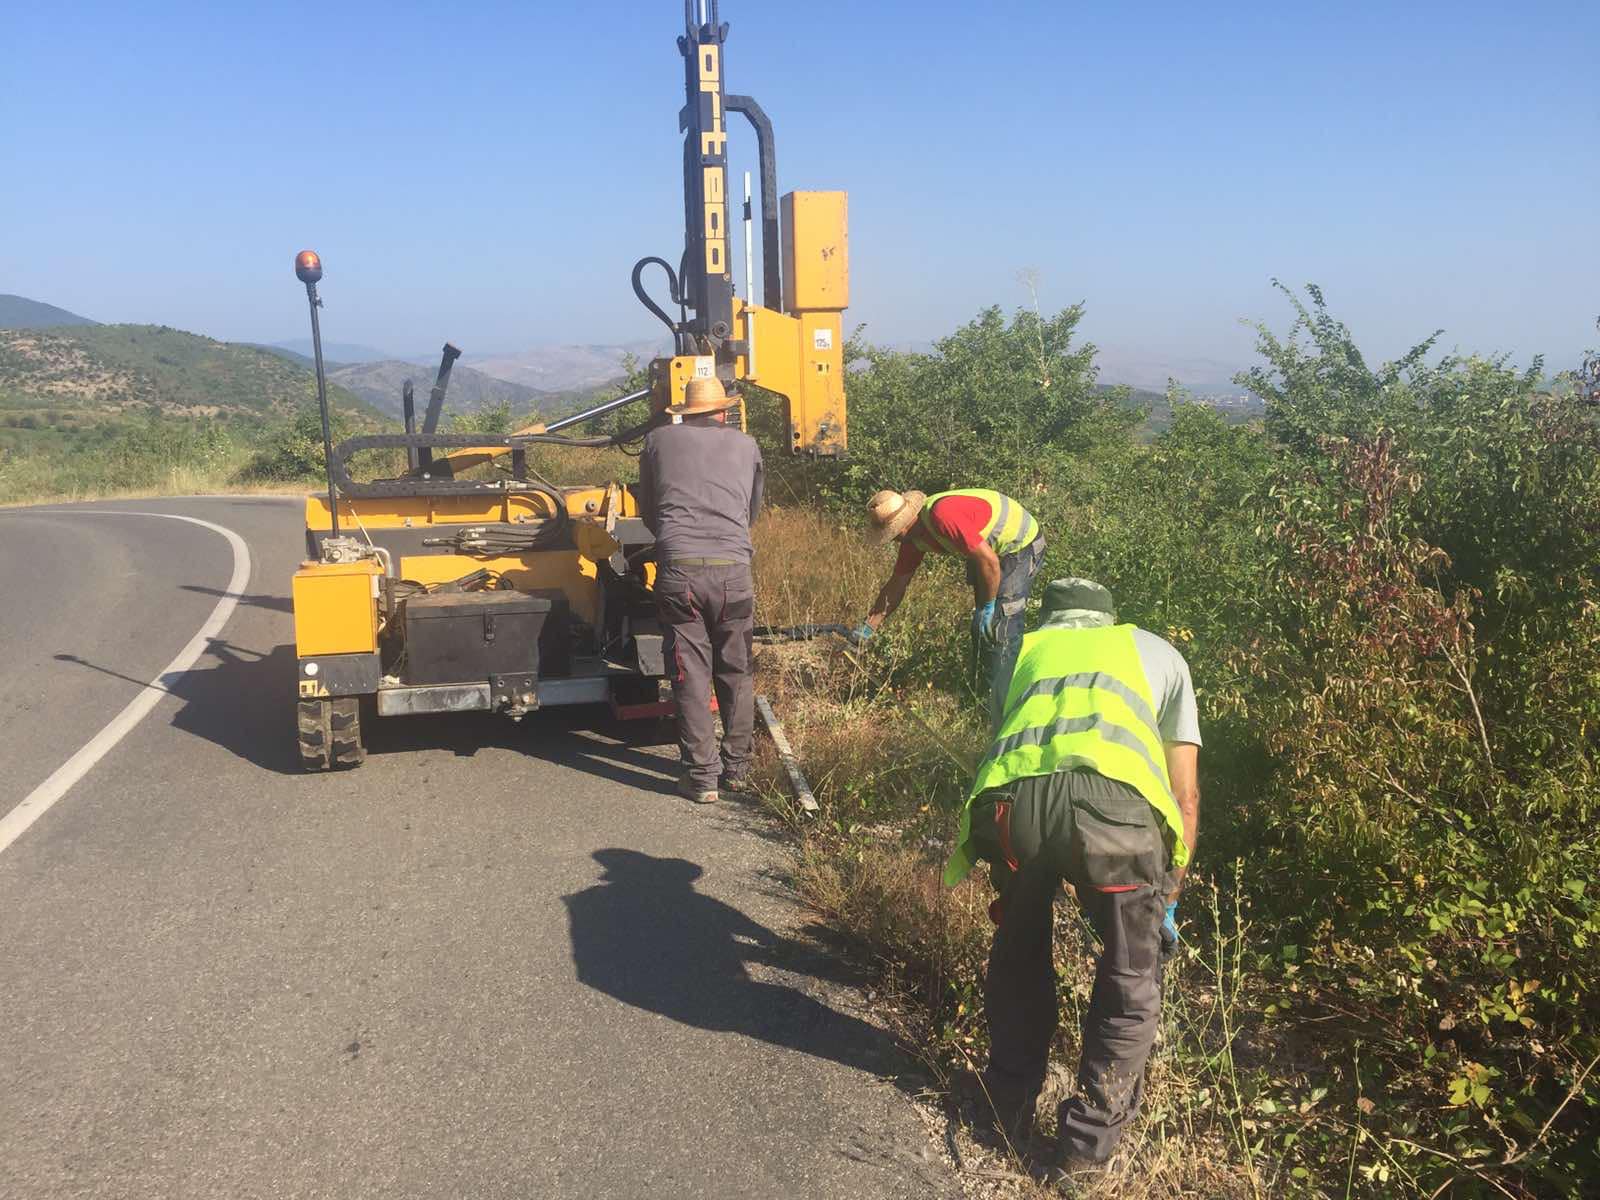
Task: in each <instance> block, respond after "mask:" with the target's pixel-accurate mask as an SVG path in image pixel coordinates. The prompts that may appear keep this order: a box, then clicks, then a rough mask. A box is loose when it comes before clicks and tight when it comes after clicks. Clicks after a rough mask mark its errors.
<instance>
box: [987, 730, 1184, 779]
mask: <svg viewBox="0 0 1600 1200" xmlns="http://www.w3.org/2000/svg"><path fill="white" fill-rule="evenodd" d="M1089 732H1094V733H1097V734H1099V735H1100V736H1101V738H1103V739H1104V740H1106V741H1108V742H1111V743H1113V744H1115V745H1118V746H1125V747H1127V748H1128V749H1129V750H1132V751H1133V752H1134V753H1135V754H1137V755H1138V756H1139V757H1140V758H1141V759H1143V760H1144V763H1145V765H1146V766H1148V767H1149V768H1150V774H1152V775H1154V776H1155V777H1156V782H1157V783H1159V784H1160V785H1161V790H1162V791H1163V792H1165V793H1166V794H1167V795H1168V796H1170V795H1172V785H1171V784H1170V783H1168V782H1167V769H1166V767H1165V765H1157V763H1156V760H1155V759H1153V758H1151V757H1150V750H1149V747H1147V746H1146V745H1145V744H1144V739H1143V738H1141V737H1140V736H1139V735H1138V734H1137V733H1135V732H1134V731H1133V730H1131V729H1128V728H1127V727H1125V726H1122V725H1118V724H1116V723H1115V722H1114V721H1109V720H1107V719H1106V718H1105V717H1104V716H1103V715H1102V714H1100V713H1092V714H1090V715H1089V716H1087V717H1062V718H1061V719H1060V720H1057V721H1052V722H1051V723H1050V724H1048V725H1033V726H1030V727H1029V728H1027V729H1019V730H1018V731H1017V732H1016V733H1013V734H1009V735H1007V736H1006V737H1003V738H1001V739H1000V740H999V741H998V742H996V743H995V744H994V747H993V748H992V749H991V750H990V751H989V754H988V756H987V757H986V758H985V759H984V760H983V762H982V763H980V764H979V765H978V777H979V778H980V779H981V778H982V777H983V772H984V770H985V768H987V767H990V766H993V765H994V764H995V763H997V762H999V761H1000V760H1001V759H1003V758H1004V757H1005V756H1006V755H1008V754H1010V753H1011V752H1012V751H1013V750H1018V749H1021V748H1022V747H1023V746H1048V745H1049V744H1050V743H1051V742H1052V741H1054V740H1055V739H1056V738H1058V737H1065V736H1066V735H1068V734H1073V733H1089ZM1071 757H1077V756H1075V755H1074V756H1071ZM1060 769H1061V765H1060V763H1059V762H1056V763H1053V764H1052V765H1051V770H1052V771H1059V770H1060ZM989 786H991V787H992V786H994V785H992V784H991V785H989ZM1140 790H1141V791H1142V790H1143V789H1142V788H1141V789H1140Z"/></svg>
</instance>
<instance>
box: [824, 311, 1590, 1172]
mask: <svg viewBox="0 0 1600 1200" xmlns="http://www.w3.org/2000/svg"><path fill="white" fill-rule="evenodd" d="M1290 299H1291V301H1292V302H1293V304H1294V311H1295V318H1294V323H1293V326H1292V328H1291V329H1290V331H1289V332H1288V334H1287V335H1285V336H1282V337H1279V336H1277V335H1275V334H1274V333H1272V332H1271V331H1270V330H1267V329H1265V328H1263V329H1262V331H1261V338H1260V348H1261V353H1262V363H1261V365H1259V366H1258V367H1257V368H1256V369H1254V370H1252V371H1250V372H1249V373H1247V375H1246V376H1244V377H1242V378H1241V382H1243V383H1246V384H1248V385H1249V386H1250V387H1251V388H1252V390H1254V391H1255V392H1256V393H1257V394H1259V395H1260V396H1262V397H1263V399H1264V400H1265V401H1266V404H1267V419H1266V421H1265V424H1264V427H1249V426H1242V427H1241V426H1229V425H1227V424H1226V423H1225V422H1224V421H1223V420H1222V419H1221V418H1220V417H1219V416H1218V415H1217V414H1216V413H1214V412H1212V411H1210V410H1207V409H1203V408H1200V407H1197V406H1192V405H1181V404H1180V405H1179V406H1178V407H1177V408H1176V410H1175V420H1174V423H1173V425H1172V427H1171V428H1170V429H1169V430H1167V431H1166V432H1165V433H1164V434H1162V435H1161V436H1160V437H1159V438H1158V439H1156V441H1155V442H1154V443H1153V444H1152V445H1150V446H1148V447H1144V446H1140V445H1138V444H1137V443H1136V442H1135V440H1134V438H1133V436H1132V428H1131V422H1130V421H1129V420H1128V417H1127V414H1126V412H1125V410H1120V409H1118V408H1117V407H1116V406H1115V405H1114V404H1110V403H1108V402H1107V401H1105V400H1103V399H1101V398H1099V397H1097V396H1096V395H1095V394H1094V393H1093V392H1092V390H1091V388H1092V384H1093V369H1092V348H1088V347H1083V348H1078V349H1074V348H1072V346H1071V338H1072V334H1073V331H1074V327H1075V325H1076V323H1077V320H1078V317H1079V314H1078V312H1077V310H1068V311H1067V312H1066V313H1063V314H1060V315H1059V316H1057V317H1054V318H1050V319H1039V318H1036V317H1034V316H1033V315H1031V314H1027V313H1024V314H1022V315H1020V316H1019V317H1018V318H1016V319H1015V320H1014V321H1012V322H1010V323H1009V324H1008V323H1006V322H1005V321H1003V320H1002V319H1001V318H1000V316H999V314H998V312H996V311H994V310H990V311H988V312H986V313H984V314H981V315H980V317H979V318H978V320H976V321H974V322H973V323H972V324H970V325H968V326H966V327H965V328H963V329H962V330H961V331H959V332H958V333H957V334H956V335H954V336H952V337H951V338H948V339H945V340H944V341H942V342H940V343H939V344H938V347H937V351H936V353H934V354H931V355H905V354H895V353H886V352H881V351H875V350H871V349H868V348H864V347H858V348H857V350H856V355H855V361H854V363H853V369H852V372H851V375H850V380H849V389H850V396H851V446H852V458H851V460H850V461H849V462H848V463H847V464H845V465H844V466H843V467H842V468H840V469H838V470H837V471H835V472H834V473H833V474H832V476H831V477H829V478H827V479H825V480H824V481H823V482H822V484H821V491H822V493H823V495H824V496H826V497H827V498H828V499H829V500H830V501H831V502H833V503H835V504H837V505H841V506H843V511H842V512H841V517H843V518H844V519H846V520H850V521H855V520H856V519H857V518H856V513H857V512H858V506H859V503H860V501H861V499H862V498H863V497H864V496H865V495H866V494H870V492H871V491H873V490H876V488H878V487H882V486H899V487H904V486H918V487H922V488H923V489H924V490H927V491H933V490H935V489H937V488H942V487H947V486H964V485H965V486H992V487H997V488H999V489H1001V490H1003V491H1007V492H1009V493H1010V494H1012V495H1015V496H1018V497H1019V498H1021V499H1023V500H1024V502H1025V503H1027V504H1028V505H1029V507H1030V508H1031V509H1032V510H1033V511H1034V512H1035V514H1036V515H1037V516H1039V518H1040V520H1041V522H1042V524H1043V526H1044V529H1045V533H1046V536H1047V538H1048V539H1049V543H1050V550H1049V554H1048V557H1047V563H1046V573H1047V576H1048V575H1059V574H1066V573H1073V574H1088V575H1092V576H1095V577H1097V578H1100V579H1101V580H1103V581H1104V582H1106V583H1107V584H1108V585H1109V586H1110V587H1111V588H1112V590H1113V592H1114V593H1115V595H1116V596H1117V598H1118V602H1119V606H1120V608H1121V610H1122V614H1123V617H1124V618H1125V619H1130V620H1134V621H1137V622H1138V623H1140V624H1142V625H1144V626H1146V627H1147V628H1151V629H1153V630H1155V631H1156V632H1159V633H1162V634H1164V635H1165V636H1167V637H1169V638H1171V639H1172V640H1173V641H1174V642H1175V643H1177V644H1178V645H1179V646H1180V648H1182V649H1183V650H1184V652H1185V654H1186V655H1187V656H1188V658H1189V659H1190V662H1191V665H1192V667H1193V670H1194V675H1195V680H1196V685H1197V688H1198V690H1199V693H1200V699H1201V704H1202V709H1203V714H1204V728H1205V733H1206V739H1207V742H1206V750H1205V752H1204V753H1203V754H1202V756H1201V763H1202V770H1203V783H1204V787H1203V791H1204V793H1205V797H1206V799H1205V811H1204V814H1203V819H1202V829H1203V838H1202V843H1201V847H1200V863H1201V867H1202V870H1204V869H1205V868H1206V865H1207V864H1208V863H1209V864H1215V863H1225V862H1231V861H1233V860H1234V859H1236V858H1238V859H1242V860H1243V861H1244V863H1245V865H1246V869H1245V871H1244V873H1243V874H1242V876H1241V877H1240V881H1239V883H1238V884H1237V887H1235V886H1234V885H1233V884H1232V883H1231V882H1229V881H1228V880H1219V881H1218V882H1219V884H1220V885H1221V886H1222V887H1223V890H1224V895H1223V899H1222V904H1221V907H1222V908H1223V909H1227V910H1229V911H1232V912H1239V911H1242V910H1244V909H1246V908H1249V909H1251V911H1252V921H1251V923H1250V925H1249V928H1250V930H1251V931H1252V932H1251V933H1250V935H1249V937H1248V939H1247V940H1246V943H1245V945H1244V946H1243V947H1242V948H1241V949H1242V953H1243V954H1244V955H1245V961H1247V962H1248V963H1249V964H1250V965H1251V967H1252V976H1251V981H1252V989H1253V990H1252V993H1251V994H1252V995H1253V996H1254V998H1255V999H1256V1001H1257V1012H1256V1020H1255V1022H1254V1024H1253V1025H1252V1027H1251V1029H1250V1036H1251V1037H1252V1038H1254V1039H1255V1040H1256V1042H1257V1044H1258V1045H1259V1046H1261V1047H1263V1050H1262V1051H1261V1052H1260V1055H1259V1060H1258V1061H1259V1065H1258V1068H1257V1075H1256V1082H1255V1084H1253V1085H1252V1086H1255V1087H1257V1088H1259V1089H1260V1090H1261V1094H1262V1095H1263V1096H1266V1095H1268V1094H1270V1093H1272V1090H1273V1089H1274V1088H1276V1087H1280V1086H1281V1087H1283V1088H1285V1089H1288V1090H1293V1089H1292V1088H1290V1086H1289V1085H1290V1084H1291V1083H1294V1082H1296V1081H1298V1082H1300V1083H1304V1084H1305V1085H1306V1090H1310V1085H1311V1084H1313V1083H1314V1084H1315V1085H1316V1086H1317V1087H1319V1088H1323V1089H1327V1091H1324V1092H1323V1095H1325V1096H1328V1101H1327V1104H1328V1105H1330V1106H1335V1105H1337V1106H1341V1107H1340V1108H1339V1110H1338V1111H1339V1112H1342V1113H1347V1114H1349V1117H1348V1118H1346V1119H1345V1120H1344V1123H1343V1124H1341V1123H1340V1118H1338V1117H1337V1116H1336V1115H1335V1114H1334V1113H1333V1112H1330V1113H1329V1115H1328V1118H1327V1120H1326V1121H1322V1120H1321V1119H1320V1118H1317V1117H1313V1118H1307V1117H1306V1114H1305V1113H1304V1112H1303V1111H1295V1110H1289V1111H1284V1110H1281V1109H1280V1108H1278V1107H1277V1106H1276V1102H1271V1101H1265V1100H1264V1101H1263V1104H1264V1105H1265V1107H1261V1108H1258V1109H1257V1110H1256V1112H1257V1116H1256V1117H1253V1118H1252V1120H1253V1121H1258V1124H1257V1125H1256V1126H1255V1129H1256V1133H1257V1136H1258V1137H1259V1146H1260V1149H1261V1152H1262V1153H1263V1154H1267V1155H1271V1156H1275V1157H1276V1159H1277V1160H1278V1161H1279V1162H1280V1163H1281V1164H1282V1166H1283V1171H1282V1175H1281V1178H1282V1179H1283V1180H1284V1183H1285V1186H1286V1187H1288V1188H1289V1190H1291V1191H1293V1190H1295V1187H1297V1186H1298V1187H1301V1188H1303V1189H1304V1190H1306V1191H1307V1192H1308V1193H1310V1194H1315V1193H1316V1192H1317V1190H1318V1189H1321V1191H1323V1192H1333V1193H1336V1194H1346V1192H1347V1190H1348V1191H1349V1192H1350V1193H1351V1194H1363V1195H1371V1196H1375V1197H1376V1196H1389V1195H1396V1194H1409V1195H1422V1196H1427V1195H1439V1194H1450V1195H1463V1196H1465V1195H1480V1194H1482V1195H1489V1194H1495V1195H1507V1196H1516V1197H1522V1196H1536V1195H1537V1196H1545V1195H1551V1196H1574V1197H1575V1196H1579V1195H1582V1194H1584V1193H1583V1189H1584V1188H1585V1186H1586V1183H1585V1181H1586V1180H1592V1179H1594V1178H1596V1177H1597V1176H1600V1143H1597V1140H1596V1137H1595V1132H1594V1131H1595V1127H1596V1122H1597V1120H1600V1077H1597V1073H1596V1066H1595V1064H1596V1060H1597V1059H1600V951H1597V941H1600V903H1597V891H1600V883H1596V880H1597V878H1600V835H1597V832H1596V823H1597V819H1600V776H1597V771H1596V758H1597V751H1600V579H1597V571H1600V409H1597V407H1596V406H1595V405H1594V404H1593V403H1592V400H1591V393H1592V381H1591V383H1585V378H1586V376H1585V375H1584V374H1583V373H1580V374H1579V376H1577V377H1575V378H1573V379H1571V380H1568V381H1565V383H1564V384H1563V385H1562V386H1557V387H1547V386H1545V385H1544V384H1543V383H1542V370H1541V365H1540V364H1539V363H1537V362H1535V363H1534V364H1533V365H1532V366H1531V367H1530V368H1528V369H1526V370H1517V369H1514V368H1513V367H1512V366H1510V365H1509V364H1508V363H1507V362H1505V361H1503V360H1497V359H1490V360H1485V359H1461V358H1455V357H1450V356H1443V357H1440V356H1436V355H1434V354H1433V351H1432V342H1431V340H1429V341H1424V342H1422V343H1421V344H1419V345H1418V346H1417V347H1415V348H1414V349H1413V350H1412V351H1411V352H1409V353H1408V354H1407V355H1405V356H1404V357H1403V358H1401V359H1400V360H1399V361H1398V362H1396V363H1392V364H1383V365H1380V366H1378V367H1376V368H1373V367H1369V366H1368V365H1367V363H1366V361H1365V360H1364V358H1363V356H1362V355H1361V353H1360V351H1359V349H1358V348H1357V346H1356V345H1355V343H1354V340H1353V339H1352V338H1351V336H1350V334H1349V331H1348V330H1347V329H1346V328H1345V327H1344V326H1343V325H1342V324H1340V323H1339V322H1338V321H1337V320H1335V319H1333V318H1332V317H1331V316H1330V315H1329V314H1328V312H1327V311H1326V308H1325V306H1324V304H1323V299H1322V296H1321V295H1320V293H1318V292H1317V291H1316V289H1314V288H1312V289H1308V291H1307V294H1306V298H1305V299H1301V298H1299V297H1296V296H1291V297H1290ZM1589 370H1590V368H1588V367H1586V371H1589ZM919 586H927V582H926V581H924V583H923V584H922V585H919ZM952 629H954V626H952ZM946 633H949V636H945V635H946ZM907 636H914V637H915V638H916V639H918V640H919V642H920V643H921V645H922V647H923V648H924V650H925V653H924V654H923V655H922V656H921V657H920V659H915V660H913V659H910V658H909V657H908V656H897V657H896V661H895V666H894V668H893V671H894V674H893V676H892V677H891V682H905V681H907V680H908V679H916V680H921V681H925V682H932V683H935V684H937V685H940V686H944V687H947V688H950V687H953V684H952V681H953V680H954V679H957V678H959V674H960V673H959V670H958V666H957V659H958V656H959V654H960V649H961V647H960V642H961V639H960V638H959V636H957V634H956V633H955V632H951V631H946V630H943V629H942V628H941V629H932V628H929V629H922V630H915V631H909V632H908V634H907ZM1190 919H1191V920H1192V921H1195V922H1196V925H1197V928H1196V940H1197V941H1201V942H1204V941H1206V940H1207V937H1208V935H1207V933H1206V932H1205V929H1204V925H1205V918H1204V917H1203V916H1202V915H1200V914H1198V913H1196V914H1192V915H1191V917H1190ZM1212 936H1214V937H1220V936H1221V934H1220V932H1218V931H1212ZM1267 1047H1270V1048H1271V1053H1270V1054H1269V1053H1268V1052H1267V1050H1266V1049H1265V1048H1267ZM1352 1128H1359V1130H1360V1131H1361V1132H1360V1133H1359V1134H1357V1135H1354V1141H1352V1140H1351V1139H1352V1136H1353V1135H1352V1134H1351V1133H1350V1130H1351V1129H1352ZM1347 1177H1348V1181H1349V1182H1348V1184H1347ZM1294 1181H1299V1183H1298V1184H1296V1183H1295V1182H1294Z"/></svg>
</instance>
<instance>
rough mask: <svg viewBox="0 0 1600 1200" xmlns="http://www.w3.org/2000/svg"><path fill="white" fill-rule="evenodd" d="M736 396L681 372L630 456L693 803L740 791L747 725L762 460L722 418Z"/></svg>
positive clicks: (684, 789) (686, 787)
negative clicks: (680, 394)
mask: <svg viewBox="0 0 1600 1200" xmlns="http://www.w3.org/2000/svg"><path fill="white" fill-rule="evenodd" d="M738 402H739V398H738V397H737V396H730V395H729V394H728V393H727V392H726V391H725V390H724V388H723V385H722V383H721V382H720V381H719V380H716V379H692V380H690V381H689V384H688V387H687V388H686V389H685V391H684V398H683V402H682V403H680V404H674V405H672V406H671V407H669V408H668V409H667V412H668V413H669V414H670V415H671V417H672V423H671V424H668V425H660V426H657V427H656V428H655V429H652V430H651V431H650V433H649V435H648V436H646V438H645V440H644V450H643V451H642V452H641V454H640V456H639V487H638V492H637V495H638V499H639V515H640V516H641V517H642V518H643V519H644V523H645V525H646V526H647V527H648V528H649V530H650V532H651V533H653V534H655V537H656V547H655V550H656V582H655V598H656V610H657V613H658V614H659V616H660V618H661V628H662V631H663V634H664V636H663V639H662V648H663V651H664V654H665V657H666V666H667V671H668V673H669V674H670V675H671V677H672V695H673V699H674V700H676V701H677V708H678V754H679V757H680V759H681V761H682V768H683V776H682V778H681V779H680V780H679V784H678V787H679V791H680V792H681V793H682V794H683V795H684V796H686V797H687V798H688V799H690V800H693V801H695V802H696V803H699V804H710V803H714V802H715V801H716V800H717V799H718V795H719V789H720V790H727V791H739V790H741V789H742V788H743V785H744V779H745V777H746V775H747V774H748V772H749V769H750V740H751V735H752V730H753V726H754V722H755V693H754V684H753V682H752V680H751V676H750V667H751V657H752V635H753V631H754V629H755V586H754V584H753V582H752V581H751V577H750V556H751V545H750V527H751V526H752V525H753V524H755V519H756V514H757V513H759V512H760V511H761V487H762V466H761V450H760V449H759V447H757V446H756V443H755V439H754V438H752V437H750V436H749V435H748V434H745V433H743V432H741V431H740V430H738V429H735V428H733V427H732V426H730V425H728V424H727V423H726V422H727V416H728V409H729V408H731V407H732V406H733V405H735V404H737V403H738ZM713 688H714V689H715V691H716V696H717V707H718V708H719V709H720V711H721V713H722V746H721V752H720V756H719V752H718V747H717V736H716V722H715V718H714V717H713V715H712V712H711V694H712V690H713Z"/></svg>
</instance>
